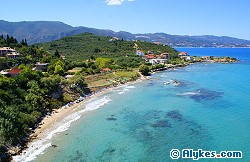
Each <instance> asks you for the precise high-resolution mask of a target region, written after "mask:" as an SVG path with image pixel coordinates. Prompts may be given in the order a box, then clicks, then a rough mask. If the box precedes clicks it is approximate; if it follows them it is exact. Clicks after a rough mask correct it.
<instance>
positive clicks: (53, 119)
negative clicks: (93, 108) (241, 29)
mask: <svg viewBox="0 0 250 162" xmlns="http://www.w3.org/2000/svg"><path fill="white" fill-rule="evenodd" d="M205 62H208V61H204V62H195V63H205ZM195 63H190V64H185V65H182V64H177V65H172V66H168V67H166V68H160V69H154V70H152V71H151V72H152V74H153V73H155V72H160V71H167V70H172V69H175V68H184V67H186V66H189V65H192V64H195ZM148 78H149V76H143V75H141V76H140V77H139V78H137V79H136V80H134V81H129V82H126V83H124V84H122V83H119V84H118V85H116V86H109V87H106V88H102V89H99V90H97V91H95V92H93V93H91V94H90V95H89V96H87V97H85V99H84V100H82V101H81V102H79V103H77V102H76V101H74V104H73V105H71V106H69V107H64V106H63V107H61V108H59V109H54V110H53V111H52V112H51V114H50V115H46V116H45V117H44V118H43V119H42V120H41V122H40V123H39V124H38V127H37V128H35V129H34V130H33V131H32V133H31V134H30V135H29V137H28V142H27V143H26V144H25V146H24V147H20V146H16V147H13V148H11V149H10V150H11V151H13V152H15V153H12V155H11V161H14V160H13V157H18V156H24V157H26V156H25V155H26V154H25V153H26V151H27V150H28V149H29V148H30V147H31V146H32V144H33V143H35V142H37V141H39V140H43V139H47V136H48V135H49V133H52V135H50V136H51V137H52V136H53V135H54V134H59V133H60V132H63V131H60V132H55V133H54V134H53V131H54V130H53V126H54V125H56V124H58V122H60V121H63V120H64V119H65V118H67V117H68V116H70V115H73V114H74V113H76V112H77V110H79V109H78V108H79V107H81V106H83V105H86V104H87V102H88V101H90V100H91V99H94V98H96V97H98V96H101V95H104V94H106V93H108V92H110V91H113V90H115V89H118V88H121V87H123V86H128V85H131V84H136V83H139V82H141V81H143V80H147V79H148ZM84 110H86V107H85V108H84V109H83V111H84ZM72 120H73V121H75V120H74V119H72ZM76 120H77V119H76ZM32 147H33V146H32ZM48 147H56V146H54V145H50V146H48ZM48 147H46V148H48ZM46 148H45V149H46ZM38 149H39V148H37V149H36V150H38ZM45 149H44V150H45ZM17 150H18V151H17ZM36 150H34V151H36ZM44 150H43V151H44ZM43 151H42V152H43ZM42 152H41V153H42ZM39 154H40V153H39ZM39 154H37V155H39ZM35 157H36V155H35Z"/></svg>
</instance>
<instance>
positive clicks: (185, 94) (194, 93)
mask: <svg viewBox="0 0 250 162" xmlns="http://www.w3.org/2000/svg"><path fill="white" fill-rule="evenodd" d="M198 94H200V93H199V92H185V93H182V94H181V95H182V96H190V95H191V96H192V95H198Z"/></svg>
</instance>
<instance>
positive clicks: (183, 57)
mask: <svg viewBox="0 0 250 162" xmlns="http://www.w3.org/2000/svg"><path fill="white" fill-rule="evenodd" d="M181 58H182V59H184V60H186V61H193V60H194V57H192V56H181Z"/></svg>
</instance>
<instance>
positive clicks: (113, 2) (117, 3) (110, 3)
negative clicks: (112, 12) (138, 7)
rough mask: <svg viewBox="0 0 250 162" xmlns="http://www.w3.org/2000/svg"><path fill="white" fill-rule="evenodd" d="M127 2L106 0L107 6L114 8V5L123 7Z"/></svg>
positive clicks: (130, 0) (129, 0)
mask: <svg viewBox="0 0 250 162" xmlns="http://www.w3.org/2000/svg"><path fill="white" fill-rule="evenodd" d="M124 1H125V0H106V1H105V2H106V3H107V5H109V6H113V5H121V4H122V3H123V2H124ZM127 1H128V2H132V1H135V0H127Z"/></svg>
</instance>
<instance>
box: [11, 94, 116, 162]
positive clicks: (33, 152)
mask: <svg viewBox="0 0 250 162" xmlns="http://www.w3.org/2000/svg"><path fill="white" fill-rule="evenodd" d="M110 101H112V100H110V99H109V97H107V96H105V97H103V98H102V99H99V100H96V101H93V102H90V103H88V104H87V105H86V108H85V109H84V110H81V111H79V112H75V113H73V114H71V115H69V116H67V117H65V118H64V119H63V121H62V122H58V123H55V124H54V125H53V127H52V130H53V131H50V132H49V133H48V134H47V136H46V137H45V138H43V139H38V140H36V141H34V142H32V143H30V144H29V145H28V149H27V150H25V151H24V152H22V153H21V154H20V155H17V156H13V160H14V161H15V162H28V161H32V160H34V159H35V158H36V157H37V156H38V155H40V154H43V152H44V151H45V150H46V149H47V148H49V147H51V146H52V144H51V138H52V137H53V136H54V135H56V134H59V133H61V132H64V131H66V130H68V128H69V127H70V125H71V123H72V122H74V121H76V120H78V119H80V117H81V114H83V113H84V112H87V111H93V110H96V109H98V108H100V107H101V106H103V105H105V104H107V103H108V102H110Z"/></svg>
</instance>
